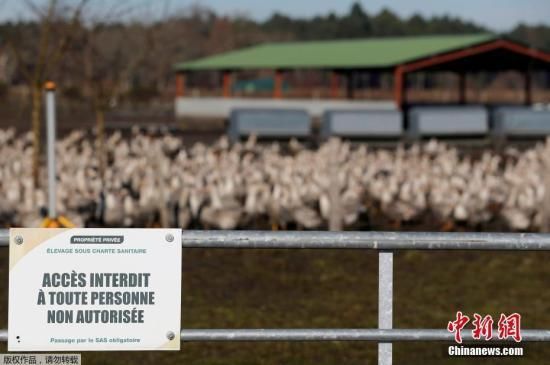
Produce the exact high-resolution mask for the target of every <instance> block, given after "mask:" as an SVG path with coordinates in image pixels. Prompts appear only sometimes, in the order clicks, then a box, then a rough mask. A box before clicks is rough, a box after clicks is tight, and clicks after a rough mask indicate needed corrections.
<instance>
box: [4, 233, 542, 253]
mask: <svg viewBox="0 0 550 365" xmlns="http://www.w3.org/2000/svg"><path fill="white" fill-rule="evenodd" d="M8 241H9V230H7V229H0V246H7V245H8V243H9V242H8ZM182 246H183V247H185V248H241V249H291V248H301V249H370V250H386V251H387V250H392V251H394V250H478V251H506V250H508V251H550V234H547V233H462V232H454V233H449V232H446V233H438V232H349V231H347V232H320V231H309V232H306V231H294V232H292V231H279V232H272V231H183V232H182Z"/></svg>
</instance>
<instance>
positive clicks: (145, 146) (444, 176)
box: [0, 129, 550, 230]
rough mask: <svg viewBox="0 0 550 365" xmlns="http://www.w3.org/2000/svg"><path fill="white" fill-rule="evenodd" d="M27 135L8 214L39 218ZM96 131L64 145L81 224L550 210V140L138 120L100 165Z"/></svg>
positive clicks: (17, 147)
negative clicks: (199, 130) (317, 140)
mask: <svg viewBox="0 0 550 365" xmlns="http://www.w3.org/2000/svg"><path fill="white" fill-rule="evenodd" d="M31 141H32V139H31V135H30V133H27V134H22V135H18V134H16V133H15V131H14V130H0V156H2V158H1V159H0V222H1V223H2V224H4V225H6V226H24V227H36V226H38V225H39V222H40V221H41V219H42V214H43V213H44V209H45V206H46V196H47V192H46V189H47V187H46V186H45V185H46V183H45V182H46V181H47V180H46V172H45V170H43V171H41V175H42V176H41V181H44V184H43V185H44V186H42V187H40V188H35V187H34V185H33V180H32V173H31V170H32V169H31V163H32V162H31V161H32V143H31ZM94 141H95V140H94V138H93V136H90V135H88V134H87V133H86V132H82V131H73V132H71V133H70V134H69V135H67V136H66V137H64V138H62V139H60V140H59V141H58V142H57V146H56V148H57V156H58V159H57V174H58V176H57V179H58V185H57V210H58V212H59V213H60V214H63V215H65V216H67V217H68V218H69V219H70V220H72V221H73V223H75V224H76V225H77V226H86V225H94V224H100V225H103V226H112V227H142V226H173V227H182V228H189V227H195V228H210V229H239V228H250V227H257V226H258V224H264V225H265V226H267V227H271V228H273V229H287V228H296V229H329V228H330V229H353V228H357V227H358V225H361V224H362V223H363V222H361V220H362V219H364V217H367V216H369V214H374V212H375V213H376V214H381V215H384V216H385V217H387V219H389V220H390V221H392V222H399V223H402V222H411V221H415V220H419V219H422V217H426V216H429V217H431V218H430V219H435V220H437V221H439V222H442V224H445V223H450V224H457V223H458V224H463V225H466V226H470V227H479V225H483V224H485V223H488V222H491V221H501V222H504V224H506V225H507V226H508V228H509V229H511V230H538V229H540V228H541V227H543V225H544V222H545V220H546V215H545V214H546V212H544V209H542V207H543V206H544V205H545V204H544V202H545V201H546V199H547V197H545V183H546V182H547V180H548V178H547V176H546V173H545V171H547V169H546V166H547V165H548V163H547V162H546V159H547V157H546V156H547V155H549V154H550V141H547V142H546V143H539V144H537V145H534V146H533V147H531V148H529V149H526V150H522V151H520V150H517V149H514V148H507V149H505V150H504V151H502V152H499V153H496V152H494V151H492V150H489V149H487V150H485V151H484V152H481V153H479V154H478V155H475V156H474V155H473V154H464V153H461V152H460V151H459V150H457V149H456V148H454V147H450V146H449V145H447V144H444V143H441V142H437V141H430V142H427V143H419V144H414V145H412V146H410V147H403V146H397V147H395V148H393V149H381V148H377V149H373V148H371V147H369V146H368V145H367V144H350V143H348V142H343V141H340V140H337V139H334V140H330V141H328V142H326V143H324V144H322V145H321V146H320V147H319V148H316V149H310V148H305V147H304V146H303V145H301V144H300V143H298V142H296V141H290V142H288V143H276V142H273V143H263V144H258V143H256V141H255V139H254V138H253V137H252V138H250V139H249V140H247V141H246V142H242V143H235V144H230V143H229V142H228V140H227V139H225V138H221V139H219V140H218V141H217V142H216V143H214V144H211V145H205V144H202V143H196V144H194V145H193V146H191V147H186V146H185V145H184V141H183V139H182V137H181V136H176V135H171V134H169V133H158V132H156V133H152V132H151V131H147V132H146V131H142V130H138V129H133V130H132V132H131V133H130V135H129V136H123V135H122V134H121V133H120V132H114V133H113V134H110V135H109V136H107V138H106V141H105V151H106V152H105V153H106V161H107V163H106V168H105V170H104V174H103V177H102V176H100V175H101V174H100V172H99V171H100V170H99V165H100V164H99V160H100V155H99V153H98V149H97V148H96V147H95V142H94ZM424 219H425V218H424Z"/></svg>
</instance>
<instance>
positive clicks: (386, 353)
mask: <svg viewBox="0 0 550 365" xmlns="http://www.w3.org/2000/svg"><path fill="white" fill-rule="evenodd" d="M392 327H393V252H391V251H380V252H379V253H378V328H379V329H391V328H392ZM391 364H392V344H391V342H390V343H384V342H379V343H378V365H391Z"/></svg>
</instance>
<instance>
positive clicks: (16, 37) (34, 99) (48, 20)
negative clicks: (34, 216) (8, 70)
mask: <svg viewBox="0 0 550 365" xmlns="http://www.w3.org/2000/svg"><path fill="white" fill-rule="evenodd" d="M87 2H88V0H80V1H79V2H78V4H77V5H76V6H67V5H64V4H60V3H59V1H57V0H49V1H48V3H47V5H46V7H40V6H38V5H37V4H35V3H34V2H32V1H31V0H25V3H26V5H27V7H28V8H29V9H30V10H31V11H32V13H33V14H34V15H35V16H36V25H37V27H36V28H35V29H34V32H32V30H33V29H32V28H31V32H32V33H37V34H36V35H37V37H29V36H28V34H27V36H26V37H23V35H24V33H20V32H12V33H10V34H8V35H7V40H6V43H7V45H8V48H9V50H10V51H11V52H12V54H13V56H14V57H15V59H16V62H17V67H18V70H19V71H20V72H21V74H22V75H23V76H24V78H25V80H26V82H27V83H28V85H29V89H30V93H31V125H32V130H33V148H34V151H33V163H32V169H33V171H32V174H33V181H34V185H35V186H36V187H38V185H39V169H40V152H41V133H40V131H41V109H42V87H43V85H44V82H45V81H46V80H47V79H48V78H49V77H51V75H52V74H53V73H54V71H55V69H56V67H57V66H58V65H59V64H60V62H61V60H62V58H63V57H64V55H65V54H66V51H67V49H68V48H69V46H70V45H71V43H72V40H73V35H74V31H75V29H76V28H77V27H78V26H79V25H80V15H81V12H82V9H83V7H84V6H85V5H86V3H87Z"/></svg>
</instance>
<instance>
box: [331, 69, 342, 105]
mask: <svg viewBox="0 0 550 365" xmlns="http://www.w3.org/2000/svg"><path fill="white" fill-rule="evenodd" d="M339 94H340V74H339V73H338V71H336V70H333V71H331V72H330V98H331V99H337V98H338V96H339Z"/></svg>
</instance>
